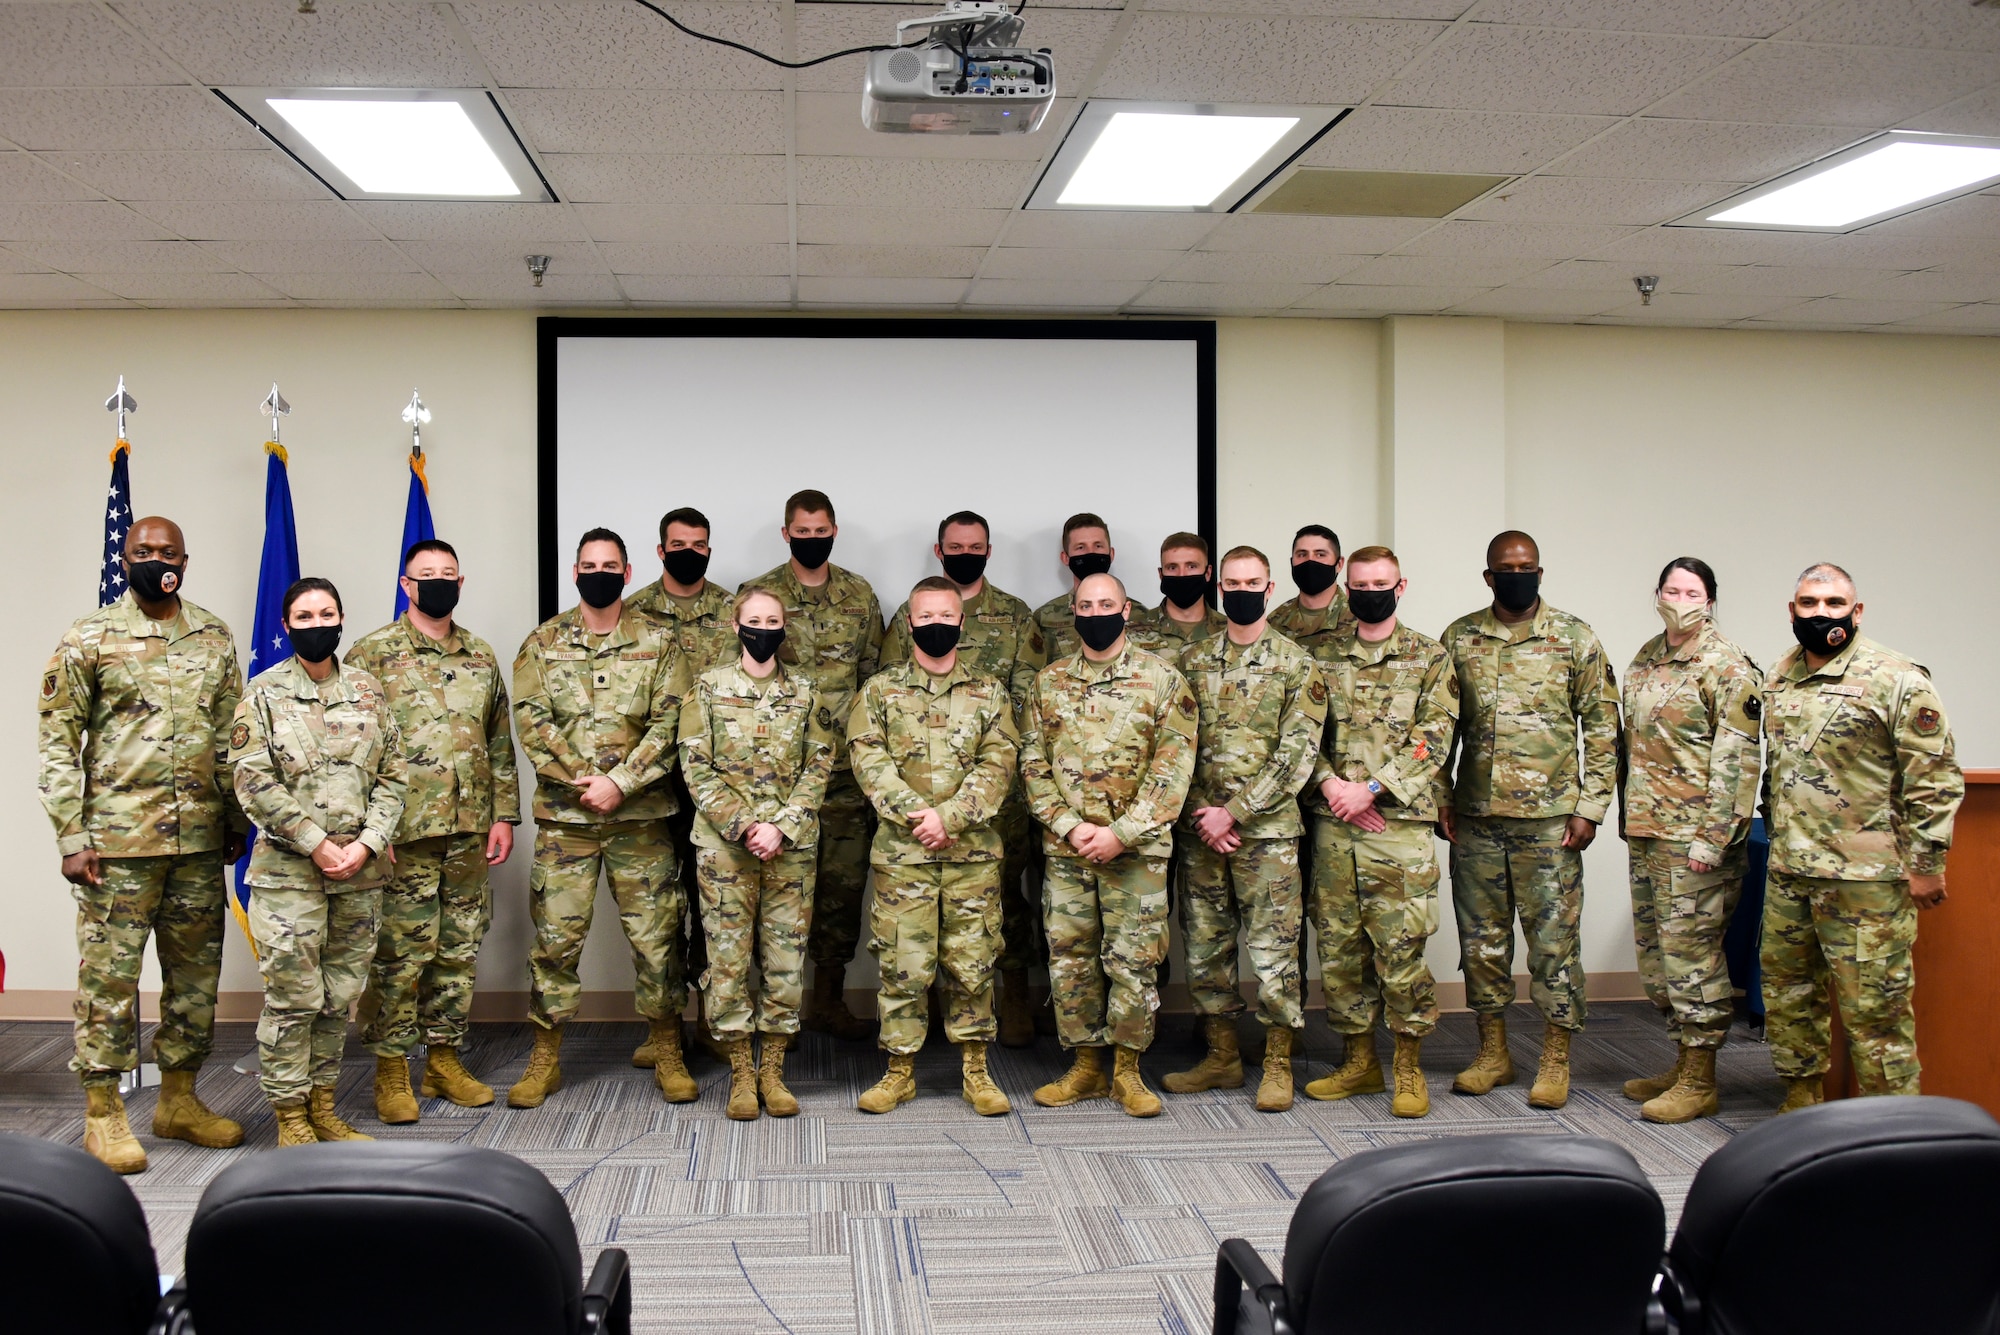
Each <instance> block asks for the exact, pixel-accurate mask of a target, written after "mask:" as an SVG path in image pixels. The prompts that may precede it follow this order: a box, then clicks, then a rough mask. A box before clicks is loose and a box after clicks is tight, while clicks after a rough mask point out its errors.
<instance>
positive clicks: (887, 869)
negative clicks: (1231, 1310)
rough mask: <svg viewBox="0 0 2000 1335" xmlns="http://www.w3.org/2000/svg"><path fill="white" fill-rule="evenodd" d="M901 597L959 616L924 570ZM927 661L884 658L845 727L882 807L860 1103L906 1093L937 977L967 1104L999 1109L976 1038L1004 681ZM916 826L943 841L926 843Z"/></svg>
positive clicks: (996, 863)
mask: <svg viewBox="0 0 2000 1335" xmlns="http://www.w3.org/2000/svg"><path fill="white" fill-rule="evenodd" d="M911 598H912V600H913V601H915V602H916V603H917V610H918V611H919V612H920V613H921V614H923V615H924V616H925V617H926V618H927V620H926V622H925V624H926V625H929V624H936V622H933V621H932V620H931V618H937V619H940V620H942V619H944V618H947V617H949V618H957V617H959V616H961V615H962V613H961V602H960V599H959V596H958V591H957V590H956V589H955V588H953V587H952V586H951V582H950V581H949V580H945V579H929V580H925V581H923V583H921V584H919V585H918V586H917V588H916V590H915V591H913V592H912V594H911ZM906 608H907V604H906ZM949 624H956V622H955V621H953V622H950V623H949ZM927 657H929V659H930V662H931V663H937V662H945V663H948V664H949V666H947V667H946V670H945V671H944V672H942V673H938V672H933V671H932V670H931V668H930V666H929V665H927V664H926V663H923V662H919V661H916V659H915V658H914V657H913V658H911V659H906V660H904V661H902V662H899V663H896V664H893V665H892V666H890V667H887V668H884V669H883V670H882V671H881V672H878V673H877V674H875V676H873V677H871V678H870V679H869V680H868V683H867V684H866V685H864V686H863V687H862V688H861V695H860V698H859V699H858V700H856V701H855V705H854V716H853V718H852V719H851V720H849V722H848V725H847V744H848V752H849V755H850V756H851V757H852V760H853V764H854V777H855V778H856V779H857V780H859V781H860V784H861V791H862V792H864V793H866V794H868V800H869V801H871V802H873V803H874V804H875V810H876V811H877V812H878V813H880V815H881V817H882V821H881V824H879V825H878V826H876V828H875V843H874V847H873V849H872V850H871V856H870V861H871V862H872V864H873V866H874V869H875V907H874V912H873V915H872V920H871V923H870V926H871V928H872V939H871V940H870V942H869V949H870V950H871V952H872V953H873V954H874V956H875V962H876V965H877V968H878V970H879V973H880V975H881V985H880V986H881V991H880V996H879V1000H878V1005H879V1008H880V1014H881V1020H882V1036H881V1040H880V1041H881V1045H882V1047H883V1049H884V1050H885V1051H886V1052H888V1053H889V1070H888V1074H887V1075H885V1076H883V1078H882V1081H881V1083H880V1084H878V1085H876V1086H875V1088H873V1089H871V1090H869V1091H868V1092H867V1093H865V1094H863V1095H862V1096H861V1105H860V1106H861V1110H862V1111H863V1112H878V1113H879V1112H888V1111H889V1110H890V1109H891V1108H894V1107H895V1106H896V1105H897V1104H899V1103H906V1102H908V1101H909V1100H910V1099H913V1098H915V1097H916V1093H917V1085H916V1074H915V1070H914V1063H915V1060H916V1054H917V1053H918V1052H919V1051H920V1050H922V1048H923V1046H924V1039H925V1037H926V1036H927V1034H928V1032H929V1029H930V1005H929V999H928V997H929V992H930V986H931V983H932V981H933V980H936V981H938V982H939V983H940V984H941V991H942V992H943V994H944V996H943V1010H944V1026H945V1036H946V1037H947V1038H949V1039H950V1040H951V1041H952V1042H954V1043H956V1044H958V1045H959V1046H960V1049H961V1058H962V1065H963V1066H964V1068H965V1070H964V1094H965V1100H966V1102H968V1103H970V1104H972V1105H973V1106H974V1107H975V1108H977V1109H978V1110H979V1111H980V1112H981V1113H985V1114H989V1115H997V1114H999V1113H1004V1112H1006V1111H1008V1103H1007V1097H1006V1095H1004V1094H1002V1093H1001V1092H1000V1091H999V1089H998V1088H997V1087H995V1086H994V1084H993V1082H992V1080H991V1078H989V1077H988V1075H987V1073H986V1045H987V1044H988V1043H990V1042H991V1041H992V1040H993V1039H994V1038H996V1037H997V1036H998V1034H999V1026H998V1025H997V1024H996V1023H995V1021H994V1018H993V969H994V964H995V962H996V961H997V958H998V956H999V952H1000V880H999V871H1000V867H1001V865H1002V861H1001V859H1002V857H1003V856H1004V853H1005V844H1004V842H1003V840H1002V838H1001V835H1000V831H999V829H998V828H997V823H996V818H997V816H998V815H999V812H1000V810H1001V806H1002V803H1003V802H1004V801H1005V800H1006V796H1007V794H1008V793H1009V792H1011V791H1013V789H1014V775H1015V767H1016V764H1017V763H1018V760H1019V755H1018V752H1019V749H1020V734H1019V733H1018V732H1017V731H1016V730H1015V727H1014V705H1013V701H1012V700H1011V699H1010V697H1009V695H1008V691H1007V686H1006V683H1004V682H1003V681H1001V680H1000V679H999V678H997V677H990V676H984V675H981V674H980V673H978V672H976V671H974V670H973V669H972V667H971V666H970V665H969V664H968V663H967V662H966V661H965V660H964V658H963V656H962V654H961V653H960V652H959V651H957V650H955V649H954V650H953V651H951V652H950V653H948V654H946V655H944V656H942V657H938V656H927ZM927 816H928V817H931V818H932V819H931V821H930V822H929V823H925V818H926V817H927ZM920 826H921V828H922V830H923V831H925V832H928V833H930V834H931V835H932V836H933V838H940V837H941V838H943V839H945V840H948V842H946V843H944V844H943V845H942V846H938V847H932V846H930V845H927V844H926V843H925V842H924V840H923V837H922V834H921V833H920V829H919V827H920Z"/></svg>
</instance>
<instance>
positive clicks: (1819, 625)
mask: <svg viewBox="0 0 2000 1335" xmlns="http://www.w3.org/2000/svg"><path fill="white" fill-rule="evenodd" d="M1792 638H1793V639H1795V640H1797V641H1798V642H1799V647H1800V648H1801V649H1804V650H1805V651H1806V652H1807V653H1809V654H1813V655H1816V656H1817V657H1820V658H1831V657H1833V656H1834V655H1835V654H1837V653H1839V652H1840V651H1841V650H1842V649H1845V648H1846V647H1847V646H1848V645H1850V644H1852V643H1854V613H1852V612H1849V613H1848V614H1847V615H1846V616H1844V617H1799V616H1795V617H1793V618H1792Z"/></svg>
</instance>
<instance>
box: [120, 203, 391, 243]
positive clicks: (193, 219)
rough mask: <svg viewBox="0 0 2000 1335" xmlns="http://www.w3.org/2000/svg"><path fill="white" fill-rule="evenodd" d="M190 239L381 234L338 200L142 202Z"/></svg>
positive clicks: (154, 216)
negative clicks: (318, 201)
mask: <svg viewBox="0 0 2000 1335" xmlns="http://www.w3.org/2000/svg"><path fill="white" fill-rule="evenodd" d="M134 207H136V208H138V210H139V211H140V212H141V213H144V214H145V215H146V216H147V217H148V218H151V219H153V220H154V221H155V222H157V223H159V224H160V225H161V226H162V227H166V228H169V229H171V230H172V231H174V232H176V233H178V234H180V235H181V236H184V237H186V238H188V239H189V240H190V241H367V240H373V239H374V238H375V237H376V236H377V233H376V231H375V229H374V228H373V227H370V226H369V225H368V224H367V223H366V222H365V221H363V220H362V219H361V218H358V217H356V216H355V214H354V211H353V210H352V209H350V208H349V207H348V206H347V205H345V204H342V203H340V202H339V201H338V200H333V201H328V202H325V203H306V202H285V203H252V204H189V203H179V202H165V201H162V202H159V203H150V204H139V205H135V206H134Z"/></svg>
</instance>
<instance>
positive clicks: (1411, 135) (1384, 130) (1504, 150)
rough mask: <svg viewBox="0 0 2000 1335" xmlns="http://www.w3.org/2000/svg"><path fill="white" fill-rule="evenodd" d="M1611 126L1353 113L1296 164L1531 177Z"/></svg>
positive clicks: (1596, 120) (1450, 114)
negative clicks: (1518, 174) (1528, 172)
mask: <svg viewBox="0 0 2000 1335" xmlns="http://www.w3.org/2000/svg"><path fill="white" fill-rule="evenodd" d="M1616 124H1618V120H1617V118H1616V117H1612V116H1532V115H1521V114H1518V113H1515V112H1504V111H1438V110H1434V109H1431V108H1428V107H1383V106H1370V107H1357V108H1355V109H1354V110H1353V111H1352V112H1350V113H1348V115H1347V116H1346V117H1344V118H1343V119H1342V120H1341V122H1340V123H1339V124H1338V125H1336V126H1334V127H1333V129H1331V130H1329V131H1328V132H1327V133H1326V136H1325V137H1324V138H1322V139H1321V140H1320V141H1319V142H1318V143H1316V144H1314V145H1313V146H1312V147H1311V148H1309V149H1307V150H1306V152H1305V155H1304V156H1303V157H1301V158H1300V159H1299V161H1300V163H1301V164H1303V165H1305V166H1309V167H1347V168H1356V169H1361V170H1371V171H1413V172H1498V173H1501V174H1503V175H1512V174H1516V173H1520V172H1526V171H1533V170H1534V169H1535V168H1537V167H1540V166H1541V165H1542V164H1544V163H1546V162H1547V161H1548V160H1549V159H1551V158H1553V157H1555V156H1556V155H1557V154H1559V153H1563V152H1566V151H1567V150H1569V149H1572V148H1575V147H1576V146H1577V145H1578V144H1581V143H1582V142H1583V141H1584V140H1586V139H1588V138H1590V137H1591V136H1592V135H1594V134H1602V133H1603V132H1604V131H1605V130H1608V129H1610V128H1611V127H1612V126H1614V125H1616Z"/></svg>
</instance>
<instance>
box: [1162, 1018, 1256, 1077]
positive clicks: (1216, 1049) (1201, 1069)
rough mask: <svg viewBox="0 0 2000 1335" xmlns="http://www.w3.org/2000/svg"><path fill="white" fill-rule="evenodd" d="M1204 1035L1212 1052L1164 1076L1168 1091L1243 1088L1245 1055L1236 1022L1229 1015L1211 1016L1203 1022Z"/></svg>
mask: <svg viewBox="0 0 2000 1335" xmlns="http://www.w3.org/2000/svg"><path fill="white" fill-rule="evenodd" d="M1202 1036H1203V1038H1205V1039H1206V1040H1207V1042H1208V1052H1207V1053H1206V1054H1205V1055H1204V1056H1203V1057H1202V1059H1201V1060H1200V1061H1198V1062H1196V1063H1195V1064H1194V1065H1193V1066H1192V1067H1191V1068H1189V1069H1188V1070H1185V1071H1174V1072H1171V1073H1169V1074H1167V1075H1164V1076H1161V1077H1160V1084H1161V1085H1162V1086H1163V1087H1164V1088H1165V1089H1166V1090H1167V1092H1168V1093H1170V1094H1199V1093H1200V1092H1201V1091H1202V1090H1204V1089H1241V1088H1243V1054H1242V1052H1241V1051H1239V1050H1238V1048H1237V1046H1236V1021H1235V1020H1233V1019H1231V1018H1230V1017H1229V1016H1227V1015H1211V1016H1209V1017H1208V1018H1207V1019H1206V1020H1204V1021H1203V1022H1202Z"/></svg>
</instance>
